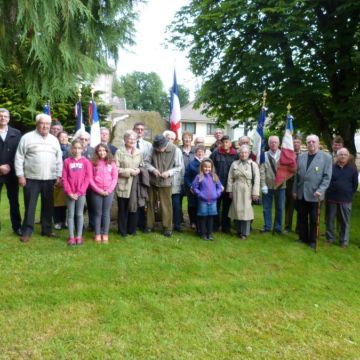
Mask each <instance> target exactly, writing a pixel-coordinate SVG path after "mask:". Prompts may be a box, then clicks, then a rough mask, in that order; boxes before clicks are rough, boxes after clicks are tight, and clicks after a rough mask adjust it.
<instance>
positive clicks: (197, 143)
mask: <svg viewBox="0 0 360 360" xmlns="http://www.w3.org/2000/svg"><path fill="white" fill-rule="evenodd" d="M194 146H195V147H198V146H204V147H205V138H204V137H203V136H197V137H196V139H195V141H194ZM210 155H211V151H210V150H209V149H206V147H205V157H206V158H209V157H210Z"/></svg>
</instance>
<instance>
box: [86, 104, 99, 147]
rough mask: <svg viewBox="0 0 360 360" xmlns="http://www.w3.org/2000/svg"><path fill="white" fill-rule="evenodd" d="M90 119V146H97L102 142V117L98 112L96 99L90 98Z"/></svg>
mask: <svg viewBox="0 0 360 360" xmlns="http://www.w3.org/2000/svg"><path fill="white" fill-rule="evenodd" d="M89 120H90V124H91V128H90V146H91V147H93V148H94V147H95V146H96V145H98V144H100V142H101V136H100V119H99V115H98V112H97V108H96V104H95V101H94V100H90V103H89Z"/></svg>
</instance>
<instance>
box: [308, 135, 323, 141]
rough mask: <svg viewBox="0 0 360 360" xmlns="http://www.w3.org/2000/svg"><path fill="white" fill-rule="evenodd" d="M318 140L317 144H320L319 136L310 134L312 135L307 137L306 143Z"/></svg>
mask: <svg viewBox="0 0 360 360" xmlns="http://www.w3.org/2000/svg"><path fill="white" fill-rule="evenodd" d="M311 139H312V140H316V141H317V142H320V140H319V137H318V136H317V135H315V134H310V135H308V136H307V137H306V142H308V141H309V140H311Z"/></svg>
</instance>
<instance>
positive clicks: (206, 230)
mask: <svg viewBox="0 0 360 360" xmlns="http://www.w3.org/2000/svg"><path fill="white" fill-rule="evenodd" d="M198 224H199V228H200V236H206V237H209V236H210V235H212V233H213V227H214V216H211V215H209V216H198Z"/></svg>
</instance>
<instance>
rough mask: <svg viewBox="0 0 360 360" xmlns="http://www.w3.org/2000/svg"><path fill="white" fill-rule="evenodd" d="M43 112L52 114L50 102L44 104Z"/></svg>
mask: <svg viewBox="0 0 360 360" xmlns="http://www.w3.org/2000/svg"><path fill="white" fill-rule="evenodd" d="M43 113H44V114H46V115H49V116H51V109H50V104H49V103H48V102H47V103H46V104H45V105H44V110H43Z"/></svg>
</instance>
